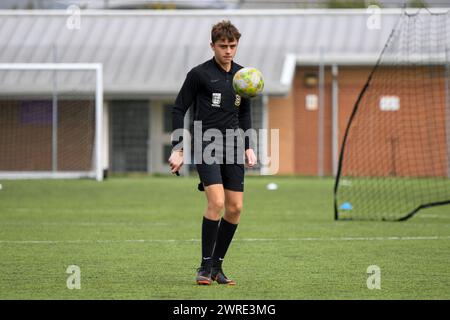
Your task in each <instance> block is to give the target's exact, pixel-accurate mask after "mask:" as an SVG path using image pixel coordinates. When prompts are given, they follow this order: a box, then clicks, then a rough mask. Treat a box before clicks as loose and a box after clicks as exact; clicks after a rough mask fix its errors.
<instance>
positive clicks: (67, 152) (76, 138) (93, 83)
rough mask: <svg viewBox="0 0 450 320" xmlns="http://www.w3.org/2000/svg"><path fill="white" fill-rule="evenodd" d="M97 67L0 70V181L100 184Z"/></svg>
mask: <svg viewBox="0 0 450 320" xmlns="http://www.w3.org/2000/svg"><path fill="white" fill-rule="evenodd" d="M102 91H103V90H102V68H101V65H99V64H0V179H21V178H22V179H31V178H82V177H89V178H95V179H97V180H102V179H103V168H102V162H101V161H102V154H101V150H102V148H101V133H102V131H101V130H102V129H101V124H102V119H101V118H102V99H103V93H102Z"/></svg>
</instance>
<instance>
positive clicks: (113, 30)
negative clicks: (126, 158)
mask: <svg viewBox="0 0 450 320" xmlns="http://www.w3.org/2000/svg"><path fill="white" fill-rule="evenodd" d="M400 13H401V11H400V10H394V9H392V10H384V11H383V14H382V16H381V24H380V29H370V28H368V27H367V21H368V18H369V17H370V14H369V13H367V12H366V10H276V11H274V10H257V11H255V10H251V11H250V10H239V11H235V10H229V11H218V10H198V11H197V10H183V11H149V10H145V11H141V10H137V11H136V10H133V11H82V13H81V17H80V28H79V29H71V28H69V27H68V26H67V22H68V21H70V15H69V14H68V13H67V12H66V11H59V10H48V11H38V10H33V11H20V10H15V11H0V63H18V62H20V63H24V62H25V63H27V62H40V63H42V62H44V63H45V62H65V63H74V62H79V63H102V64H103V70H104V89H105V94H111V95H112V94H119V95H127V96H132V95H174V94H176V93H177V91H178V90H179V88H180V86H181V84H182V82H183V80H184V77H185V74H186V72H187V71H188V70H189V69H190V68H192V67H194V66H195V65H197V64H199V63H201V62H202V61H204V60H206V59H209V58H211V57H212V51H211V49H210V48H209V42H210V30H211V26H212V25H213V24H214V23H216V22H217V21H219V20H222V19H230V20H231V21H232V22H233V23H234V24H235V25H236V26H237V27H238V28H239V30H240V31H241V33H242V38H241V40H240V44H239V49H238V53H237V56H236V58H235V61H236V62H238V63H240V64H242V65H245V66H254V67H257V68H259V69H260V70H261V71H262V72H263V74H264V76H265V80H266V86H265V92H266V93H268V94H285V93H287V92H288V91H289V89H290V83H288V82H283V81H281V78H282V75H283V67H284V66H285V62H286V57H287V55H288V54H292V55H293V56H295V57H296V60H297V61H301V62H302V63H305V64H308V62H309V63H314V62H315V61H314V60H317V57H318V56H319V51H320V50H322V51H323V52H324V56H325V57H327V56H329V57H335V59H337V61H338V60H339V59H344V60H349V61H351V59H353V58H354V59H356V58H358V57H361V56H367V57H375V58H376V57H377V56H378V55H379V53H380V52H381V50H382V48H383V46H384V44H385V43H386V40H387V38H388V36H389V34H390V32H391V31H392V28H393V26H394V25H395V23H396V22H397V21H398V19H399V14H400ZM321 48H322V49H321ZM302 58H303V59H302ZM369 60H370V59H369ZM327 61H328V60H327ZM371 61H372V63H373V62H375V61H374V60H373V59H372V60H371ZM331 62H332V61H331ZM294 66H295V65H294Z"/></svg>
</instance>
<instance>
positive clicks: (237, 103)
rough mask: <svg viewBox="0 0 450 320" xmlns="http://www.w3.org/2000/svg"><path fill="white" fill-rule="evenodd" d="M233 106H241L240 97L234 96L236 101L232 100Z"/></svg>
mask: <svg viewBox="0 0 450 320" xmlns="http://www.w3.org/2000/svg"><path fill="white" fill-rule="evenodd" d="M234 105H235V106H236V107H239V106H240V105H241V96H240V95H238V94H237V95H236V100H234Z"/></svg>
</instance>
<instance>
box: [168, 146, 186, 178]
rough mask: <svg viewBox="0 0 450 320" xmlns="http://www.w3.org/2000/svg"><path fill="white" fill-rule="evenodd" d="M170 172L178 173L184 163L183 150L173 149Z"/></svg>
mask: <svg viewBox="0 0 450 320" xmlns="http://www.w3.org/2000/svg"><path fill="white" fill-rule="evenodd" d="M169 165H170V172H172V173H177V172H178V171H179V170H180V168H181V166H182V165H183V151H182V150H177V151H172V154H171V155H170V158H169Z"/></svg>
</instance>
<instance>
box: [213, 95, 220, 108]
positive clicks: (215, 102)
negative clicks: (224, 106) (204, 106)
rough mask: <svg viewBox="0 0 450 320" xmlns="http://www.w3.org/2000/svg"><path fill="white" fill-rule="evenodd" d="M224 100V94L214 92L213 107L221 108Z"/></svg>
mask: <svg viewBox="0 0 450 320" xmlns="http://www.w3.org/2000/svg"><path fill="white" fill-rule="evenodd" d="M221 100H222V94H221V93H217V92H213V94H212V104H211V105H212V106H213V107H216V108H219V107H220V102H221Z"/></svg>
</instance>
